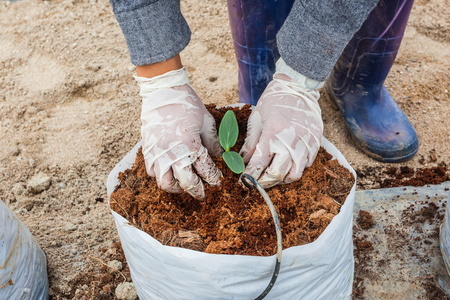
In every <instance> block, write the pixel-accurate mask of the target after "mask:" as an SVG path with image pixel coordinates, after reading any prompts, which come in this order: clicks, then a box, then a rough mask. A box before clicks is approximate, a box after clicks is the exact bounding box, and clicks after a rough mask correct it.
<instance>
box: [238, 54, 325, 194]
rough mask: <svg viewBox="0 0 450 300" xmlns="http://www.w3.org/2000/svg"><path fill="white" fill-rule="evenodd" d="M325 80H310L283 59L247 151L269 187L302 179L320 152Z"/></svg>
mask: <svg viewBox="0 0 450 300" xmlns="http://www.w3.org/2000/svg"><path fill="white" fill-rule="evenodd" d="M321 86H323V82H319V81H315V80H312V79H309V78H307V77H305V76H303V75H301V74H299V73H298V72H296V71H294V70H293V69H292V68H290V67H289V66H288V65H287V64H286V63H285V62H284V61H283V60H282V59H281V58H280V59H279V60H278V61H277V63H276V73H275V74H274V76H273V80H272V81H271V82H270V83H269V84H268V86H267V88H266V89H265V90H264V93H263V94H262V95H261V98H260V99H259V101H258V104H257V105H256V107H255V109H254V110H253V112H252V114H251V115H250V118H249V121H248V128H247V138H246V139H245V143H244V146H243V147H242V149H241V154H242V156H243V158H244V162H245V163H247V162H248V164H247V167H246V169H245V171H244V173H247V174H249V175H251V176H253V177H254V178H255V179H256V180H258V181H259V183H260V184H261V185H262V186H263V187H264V188H269V187H272V186H274V185H276V184H279V183H290V182H293V181H297V180H299V179H300V177H301V176H302V174H303V170H304V169H305V168H306V167H309V166H311V164H312V163H313V161H314V159H315V157H316V155H317V152H318V151H319V147H320V144H321V142H322V135H323V122H322V117H321V110H320V107H319V104H318V102H317V101H318V100H319V96H320V94H319V91H318V89H319V88H320V87H321Z"/></svg>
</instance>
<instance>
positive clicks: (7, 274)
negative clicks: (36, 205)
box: [0, 200, 48, 300]
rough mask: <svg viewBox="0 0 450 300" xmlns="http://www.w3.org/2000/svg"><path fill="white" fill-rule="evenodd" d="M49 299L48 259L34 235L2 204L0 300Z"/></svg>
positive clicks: (0, 205) (0, 225)
mask: <svg viewBox="0 0 450 300" xmlns="http://www.w3.org/2000/svg"><path fill="white" fill-rule="evenodd" d="M26 299H27V300H46V299H48V280H47V259H46V257H45V254H44V252H43V251H42V249H41V248H40V247H39V245H38V243H37V242H36V240H35V239H34V237H33V236H32V235H31V232H30V231H29V230H28V228H27V227H26V226H25V224H23V223H22V221H20V219H19V218H18V217H17V216H16V215H15V214H14V213H13V212H12V211H11V210H10V209H9V208H8V207H7V206H6V205H5V204H4V203H3V202H2V201H1V200H0V300H26Z"/></svg>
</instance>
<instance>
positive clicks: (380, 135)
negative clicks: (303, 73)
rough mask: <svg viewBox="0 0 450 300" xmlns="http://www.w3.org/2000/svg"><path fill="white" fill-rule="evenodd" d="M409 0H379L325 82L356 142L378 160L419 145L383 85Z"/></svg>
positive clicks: (407, 154) (408, 153) (395, 158)
mask: <svg viewBox="0 0 450 300" xmlns="http://www.w3.org/2000/svg"><path fill="white" fill-rule="evenodd" d="M413 2H414V1H413V0H393V1H385V0H381V1H380V2H379V3H378V5H377V6H376V7H375V8H374V10H373V11H372V12H371V13H370V14H369V16H368V18H367V20H366V21H365V22H364V24H363V25H362V27H361V29H360V30H359V31H358V32H357V33H356V34H355V35H354V36H353V38H352V40H351V41H350V42H349V44H348V45H347V47H346V48H345V50H344V51H343V53H342V55H341V57H340V58H339V60H338V62H337V63H336V65H335V67H334V69H333V71H332V72H331V75H330V77H329V78H328V80H327V82H326V85H325V87H326V90H327V91H328V93H329V95H330V98H331V100H332V101H333V102H334V104H336V105H337V107H338V108H339V110H340V111H341V112H342V115H343V117H344V120H345V122H346V124H347V127H348V129H349V130H350V133H351V136H352V138H353V140H354V141H355V142H356V144H357V146H358V147H359V148H360V149H361V150H362V151H363V152H365V153H366V154H367V155H369V156H370V157H372V158H374V159H376V160H379V161H382V162H390V163H393V162H402V161H405V160H408V159H410V158H412V157H413V156H414V155H415V154H416V153H417V150H418V148H419V141H418V138H417V134H416V131H415V130H414V128H413V126H412V125H411V123H410V122H409V120H408V118H407V117H406V115H405V114H404V113H403V111H402V110H401V109H400V108H399V107H398V105H397V103H396V102H395V100H394V99H393V98H392V97H391V95H390V94H389V92H388V91H387V90H386V87H385V86H384V81H385V79H386V76H387V75H388V73H389V70H390V69H391V66H392V64H393V63H394V60H395V57H396V56H397V51H398V48H399V47H400V43H401V41H402V38H403V33H404V32H405V28H406V23H407V22H408V17H409V14H410V12H411V8H412V5H413Z"/></svg>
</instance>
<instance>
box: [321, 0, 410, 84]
mask: <svg viewBox="0 0 450 300" xmlns="http://www.w3.org/2000/svg"><path fill="white" fill-rule="evenodd" d="M413 2H414V1H413V0H397V1H385V0H382V1H380V2H379V3H378V5H377V6H376V7H375V8H374V9H373V11H372V12H371V13H370V14H369V16H368V18H367V20H366V21H365V22H364V23H363V25H362V26H361V28H360V30H359V31H358V32H357V33H355V35H354V36H353V38H352V40H351V41H350V42H349V43H348V45H347V46H346V48H345V49H344V51H343V53H342V55H341V57H340V58H339V60H338V62H337V63H336V65H335V67H334V69H333V72H332V74H331V76H330V80H332V81H333V88H334V89H335V90H336V91H339V92H342V93H345V92H347V90H346V89H348V88H350V86H353V85H361V86H363V87H365V88H369V87H373V88H378V90H381V87H382V86H383V83H384V81H385V79H386V77H387V75H388V73H389V70H390V69H391V67H392V64H393V63H394V60H395V58H396V56H397V53H398V49H399V47H400V44H401V41H402V39H403V34H404V32H405V28H406V24H407V22H408V18H409V14H410V12H411V8H412V5H413Z"/></svg>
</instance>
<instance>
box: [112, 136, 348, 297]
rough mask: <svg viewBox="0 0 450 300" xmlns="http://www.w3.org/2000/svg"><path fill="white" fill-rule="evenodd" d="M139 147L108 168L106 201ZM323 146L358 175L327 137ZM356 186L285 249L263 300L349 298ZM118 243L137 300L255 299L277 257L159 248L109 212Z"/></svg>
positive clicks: (261, 289) (149, 238) (139, 231)
mask: <svg viewBox="0 0 450 300" xmlns="http://www.w3.org/2000/svg"><path fill="white" fill-rule="evenodd" d="M140 146H141V143H138V144H137V145H136V146H135V147H134V148H133V149H132V150H131V151H130V152H129V153H128V154H127V155H126V156H125V157H124V158H123V159H122V160H121V161H120V162H119V163H118V164H117V165H116V167H115V168H114V169H113V170H112V172H111V173H110V174H109V177H108V181H107V189H108V197H109V196H110V195H111V193H112V192H113V191H114V188H115V187H116V186H117V185H118V184H119V179H118V175H119V172H123V171H125V170H127V169H129V168H131V167H132V165H133V164H134V161H135V157H136V153H137V151H138V149H139V147H140ZM322 146H323V147H324V148H325V149H326V150H327V151H328V152H329V153H330V154H332V155H333V156H334V157H335V158H337V159H338V161H339V163H340V164H341V165H343V166H344V167H346V168H347V169H349V170H350V171H351V172H352V174H353V176H354V177H355V179H356V173H355V171H354V170H353V168H352V167H351V166H350V165H349V163H348V162H347V160H346V159H345V158H344V156H343V155H342V154H341V153H340V152H339V150H337V149H336V147H335V146H334V145H333V144H331V143H330V142H329V141H328V140H326V139H325V138H324V139H323V143H322ZM355 188H356V183H355V184H354V185H353V187H352V189H351V192H350V194H349V196H348V197H347V199H346V201H345V204H344V205H343V206H342V207H341V211H340V212H339V214H337V215H336V216H335V217H334V218H333V220H332V221H331V223H330V224H329V225H328V227H327V228H326V229H325V231H324V232H323V233H322V234H321V235H320V236H319V238H318V239H317V240H316V241H314V242H313V243H310V244H306V245H302V246H295V247H290V248H287V249H285V250H283V255H282V259H281V269H280V273H279V276H278V279H277V281H276V282H275V285H274V286H273V288H272V290H271V291H270V292H269V294H268V295H267V296H266V297H265V299H282V300H290V299H314V300H316V299H326V300H331V299H350V298H351V294H352V283H353V270H354V260H353V241H352V218H353V204H354V201H355ZM111 212H112V214H113V216H114V219H115V221H116V226H117V230H118V232H119V236H120V241H121V243H122V247H123V251H124V253H125V257H126V259H127V262H128V265H129V267H130V271H131V278H132V280H133V283H134V285H135V287H136V290H137V292H138V295H139V297H140V299H141V300H156V299H195V300H199V299H207V300H212V299H224V300H230V299H250V300H251V299H255V298H256V297H258V296H259V295H260V294H261V292H262V291H264V289H265V288H266V286H267V284H268V283H269V281H270V279H271V277H272V274H273V269H274V266H275V260H276V256H275V255H273V256H269V257H262V256H246V255H225V254H209V253H203V252H198V251H194V250H189V249H183V248H178V247H171V246H165V245H162V244H161V243H160V242H158V241H157V240H155V239H154V238H152V237H151V236H150V235H148V234H147V233H145V232H143V231H141V230H139V229H137V228H136V227H133V226H131V225H129V223H128V221H127V220H126V219H124V218H123V217H122V216H120V215H119V214H117V213H116V212H114V211H112V210H111Z"/></svg>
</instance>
